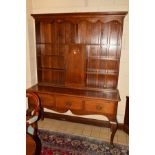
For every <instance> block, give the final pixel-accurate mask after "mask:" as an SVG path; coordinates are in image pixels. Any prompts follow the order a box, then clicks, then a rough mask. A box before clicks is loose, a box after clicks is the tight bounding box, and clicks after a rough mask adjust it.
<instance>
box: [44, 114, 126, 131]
mask: <svg viewBox="0 0 155 155" xmlns="http://www.w3.org/2000/svg"><path fill="white" fill-rule="evenodd" d="M43 115H44V116H43V117H45V118H51V119H57V120H63V121H69V122H75V123H83V124H89V125H95V126H100V127H107V128H110V123H109V122H108V121H101V120H96V119H90V118H82V117H75V116H68V115H63V114H61V115H60V114H56V113H49V112H44V114H43ZM43 117H42V119H43ZM118 129H120V130H123V129H124V124H123V123H118Z"/></svg>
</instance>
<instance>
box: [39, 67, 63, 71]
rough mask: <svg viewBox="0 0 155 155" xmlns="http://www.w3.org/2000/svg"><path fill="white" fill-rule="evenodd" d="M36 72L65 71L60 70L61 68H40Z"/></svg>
mask: <svg viewBox="0 0 155 155" xmlns="http://www.w3.org/2000/svg"><path fill="white" fill-rule="evenodd" d="M38 70H54V71H65V69H61V68H48V67H42V68H38Z"/></svg>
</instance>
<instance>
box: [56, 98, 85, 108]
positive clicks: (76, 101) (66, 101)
mask: <svg viewBox="0 0 155 155" xmlns="http://www.w3.org/2000/svg"><path fill="white" fill-rule="evenodd" d="M56 107H57V108H58V109H70V110H82V109H83V102H82V100H81V99H80V98H76V97H68V96H56Z"/></svg>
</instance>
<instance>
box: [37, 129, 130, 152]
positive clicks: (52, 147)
mask: <svg viewBox="0 0 155 155" xmlns="http://www.w3.org/2000/svg"><path fill="white" fill-rule="evenodd" d="M38 135H39V138H40V140H41V143H42V150H41V155H128V154H129V149H128V146H124V145H120V144H114V148H112V147H111V146H110V144H109V143H108V142H105V141H100V140H97V139H94V138H88V137H81V136H75V135H70V134H64V133H59V132H53V131H47V130H43V129H39V131H38Z"/></svg>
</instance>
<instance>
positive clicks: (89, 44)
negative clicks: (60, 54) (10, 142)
mask: <svg viewBox="0 0 155 155" xmlns="http://www.w3.org/2000/svg"><path fill="white" fill-rule="evenodd" d="M36 44H37V45H44V44H45V45H46V44H47V45H86V46H87V45H88V46H107V45H110V46H116V47H118V46H121V45H120V44H109V43H107V44H100V43H98V44H93V43H59V42H58V43H48V42H46V43H36Z"/></svg>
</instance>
